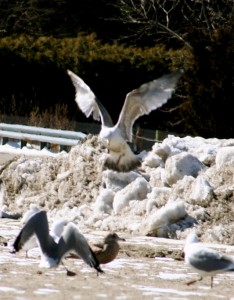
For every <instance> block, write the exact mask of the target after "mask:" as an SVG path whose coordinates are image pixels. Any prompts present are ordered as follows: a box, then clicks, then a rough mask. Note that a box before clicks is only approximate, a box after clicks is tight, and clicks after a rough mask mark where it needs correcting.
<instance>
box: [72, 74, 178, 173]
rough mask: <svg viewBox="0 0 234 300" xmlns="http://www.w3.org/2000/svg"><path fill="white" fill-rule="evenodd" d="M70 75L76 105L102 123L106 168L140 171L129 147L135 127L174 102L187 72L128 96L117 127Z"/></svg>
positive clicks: (85, 87) (79, 81)
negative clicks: (183, 76) (158, 109)
mask: <svg viewBox="0 0 234 300" xmlns="http://www.w3.org/2000/svg"><path fill="white" fill-rule="evenodd" d="M67 72H68V75H69V76H70V78H71V81H72V83H73V85H74V87H75V92H76V94H75V101H76V103H77V105H78V107H79V108H80V110H81V111H82V112H83V113H84V114H85V116H86V117H87V118H88V117H90V116H91V115H92V116H93V118H94V120H97V121H100V119H101V123H102V126H101V131H100V133H99V138H100V140H101V141H102V142H103V144H104V146H105V147H106V148H107V149H108V152H109V153H108V154H107V155H106V158H105V160H104V165H103V166H104V167H106V168H108V169H112V170H114V171H117V172H129V171H131V170H134V169H136V168H137V167H139V166H140V165H141V158H140V156H139V155H135V154H134V153H133V152H132V150H131V148H130V146H129V145H128V143H127V142H132V127H133V124H134V122H135V121H136V120H137V119H138V118H139V117H140V116H143V115H146V114H149V113H150V112H151V111H153V110H155V109H157V108H159V107H160V106H162V105H163V104H165V103H166V102H167V100H168V99H169V98H171V96H172V93H173V92H174V91H175V88H176V85H177V83H178V80H179V79H180V77H181V76H182V74H183V72H184V71H183V70H177V71H175V72H173V73H170V74H167V75H164V76H162V77H160V78H158V79H156V80H153V81H150V82H148V83H145V84H143V85H141V86H140V87H139V88H137V89H134V90H132V91H131V92H130V93H128V94H127V95H126V98H125V102H124V105H123V107H122V110H121V112H120V115H119V119H118V121H117V123H116V125H114V124H113V121H112V119H111V117H110V115H109V113H108V112H107V110H106V109H105V108H104V106H103V105H102V103H101V102H100V101H99V100H98V99H97V97H96V96H95V94H94V93H93V91H92V90H91V89H90V87H89V86H88V85H87V84H86V83H85V82H84V81H83V80H82V79H81V78H80V77H79V76H77V75H76V74H74V73H73V72H72V71H70V70H67Z"/></svg>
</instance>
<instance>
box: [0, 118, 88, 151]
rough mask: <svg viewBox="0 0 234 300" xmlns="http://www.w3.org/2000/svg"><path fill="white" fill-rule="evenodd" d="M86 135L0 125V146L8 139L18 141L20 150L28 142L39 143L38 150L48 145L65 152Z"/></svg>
mask: <svg viewBox="0 0 234 300" xmlns="http://www.w3.org/2000/svg"><path fill="white" fill-rule="evenodd" d="M85 136H86V134H84V133H82V132H75V131H69V130H59V129H48V128H42V127H34V126H26V125H18V124H5V123H0V138H1V145H5V144H6V143H8V141H9V139H14V140H18V141H19V142H20V148H23V147H25V146H26V145H27V143H29V142H39V143H40V149H43V148H44V147H46V146H48V144H54V145H59V151H62V150H65V151H67V149H68V147H69V146H70V147H71V146H75V145H77V142H78V140H81V139H83V138H84V137H85Z"/></svg>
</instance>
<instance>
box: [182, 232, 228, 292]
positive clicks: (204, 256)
mask: <svg viewBox="0 0 234 300" xmlns="http://www.w3.org/2000/svg"><path fill="white" fill-rule="evenodd" d="M184 258H185V262H186V264H187V265H188V266H189V267H190V268H192V269H193V270H195V271H196V272H197V273H199V274H200V278H199V279H197V280H193V281H190V282H188V283H187V285H191V284H193V283H195V282H197V281H200V280H202V279H203V277H204V276H211V288H212V287H213V276H214V275H215V274H218V273H224V272H228V271H234V258H232V257H230V256H227V255H224V254H222V253H219V252H218V251H215V250H213V249H210V248H207V247H205V245H204V244H202V243H199V241H198V237H197V235H196V234H194V233H191V234H189V235H188V237H187V239H186V243H185V247H184Z"/></svg>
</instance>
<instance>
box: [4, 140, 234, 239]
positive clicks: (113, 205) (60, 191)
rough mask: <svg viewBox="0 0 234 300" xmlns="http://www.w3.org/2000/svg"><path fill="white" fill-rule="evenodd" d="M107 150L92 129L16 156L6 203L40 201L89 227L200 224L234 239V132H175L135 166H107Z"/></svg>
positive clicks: (19, 206)
mask: <svg viewBox="0 0 234 300" xmlns="http://www.w3.org/2000/svg"><path fill="white" fill-rule="evenodd" d="M105 152H106V149H104V148H103V147H102V146H101V145H100V144H99V142H98V139H97V137H95V136H89V137H87V139H85V140H84V141H82V142H79V143H78V145H77V146H75V147H73V148H72V149H71V151H70V153H61V154H59V155H57V156H55V157H54V156H38V157H31V156H30V157H28V156H27V155H25V154H22V155H20V156H18V157H15V158H14V159H13V160H12V161H10V162H8V163H7V164H6V165H2V166H1V169H0V174H1V177H0V210H3V209H4V210H5V211H8V212H10V213H22V214H24V213H25V212H26V211H27V210H28V209H29V207H30V204H34V205H37V206H38V207H40V208H43V209H45V210H46V211H47V212H48V215H49V218H50V219H51V220H59V219H60V218H62V219H66V220H69V221H71V220H72V221H74V222H75V223H78V224H79V227H82V230H85V229H87V230H89V229H97V230H108V231H110V230H112V231H126V232H129V233H131V234H135V235H138V234H144V235H150V236H158V237H168V238H179V239H180V238H184V237H185V236H186V235H187V232H188V231H190V230H191V228H192V227H194V226H195V227H196V231H197V233H198V234H199V233H200V234H202V236H203V238H204V240H205V241H207V242H212V241H215V242H222V243H227V244H234V236H233V232H234V219H233V215H234V207H233V200H234V193H233V192H234V180H233V179H234V159H233V157H234V139H229V140H228V139H227V140H225V139H223V140H218V139H204V138H201V137H194V138H192V137H185V138H179V137H175V136H168V138H166V139H165V140H164V141H163V142H162V143H155V145H154V146H153V147H152V150H151V151H149V152H148V153H147V152H145V151H144V152H142V153H141V156H142V158H143V162H142V166H141V168H139V170H136V171H134V172H133V171H132V172H129V173H117V172H114V171H111V170H103V169H102V162H103V160H102V157H103V154H104V153H105Z"/></svg>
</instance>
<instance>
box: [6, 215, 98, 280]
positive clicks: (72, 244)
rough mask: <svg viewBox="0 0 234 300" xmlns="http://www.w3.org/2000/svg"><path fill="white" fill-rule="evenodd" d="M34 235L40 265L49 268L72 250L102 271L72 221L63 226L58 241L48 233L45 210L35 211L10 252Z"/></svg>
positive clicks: (18, 248)
mask: <svg viewBox="0 0 234 300" xmlns="http://www.w3.org/2000/svg"><path fill="white" fill-rule="evenodd" d="M34 234H35V235H36V236H37V239H38V242H39V245H40V248H41V263H40V267H45V268H51V267H56V266H58V265H59V264H60V263H61V260H62V258H63V256H64V255H65V254H66V253H67V252H69V251H74V252H75V253H76V254H78V255H79V256H80V257H81V258H82V259H83V260H84V261H85V262H86V263H87V264H88V265H89V266H90V267H92V268H95V269H96V270H97V274H98V273H103V271H102V269H101V268H100V266H99V262H98V260H97V258H96V256H95V254H94V253H93V251H92V250H91V248H90V247H89V245H88V242H87V240H86V239H85V237H84V236H83V235H82V234H81V233H80V232H79V231H78V229H77V227H76V226H75V225H74V224H73V223H71V222H70V223H68V224H67V226H66V227H65V229H64V231H63V233H62V235H61V237H60V239H59V240H58V243H56V242H55V240H54V238H53V237H52V236H51V235H50V234H49V226H48V220H47V215H46V212H45V211H39V212H37V213H35V214H34V215H33V216H32V217H31V218H30V219H29V220H28V222H27V223H26V224H25V225H24V227H23V228H22V230H21V231H20V233H19V235H18V236H17V237H16V239H15V241H14V243H13V249H12V251H11V252H12V253H15V252H18V251H19V250H20V249H22V247H23V245H24V244H25V243H26V242H27V240H28V239H29V238H30V237H31V236H32V235H34Z"/></svg>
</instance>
